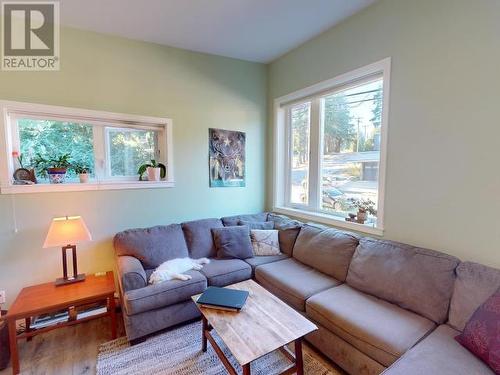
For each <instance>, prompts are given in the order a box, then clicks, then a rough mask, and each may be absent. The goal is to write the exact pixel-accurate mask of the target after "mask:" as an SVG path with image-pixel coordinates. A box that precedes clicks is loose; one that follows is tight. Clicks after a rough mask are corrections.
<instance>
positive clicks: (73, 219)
mask: <svg viewBox="0 0 500 375" xmlns="http://www.w3.org/2000/svg"><path fill="white" fill-rule="evenodd" d="M91 240H92V236H91V235H90V232H89V230H88V228H87V226H86V225H85V222H84V221H83V219H82V217H80V216H65V217H56V218H54V219H52V223H51V224H50V228H49V232H48V233H47V237H46V238H45V243H44V244H43V248H44V249H46V248H49V247H58V246H61V247H62V263H63V277H62V278H58V279H56V283H55V284H56V286H60V285H66V284H71V283H76V282H78V281H83V280H85V274H83V273H81V274H78V268H77V262H76V244H77V243H80V242H84V241H91ZM70 249H71V250H73V276H70V277H68V265H67V259H66V252H67V250H70Z"/></svg>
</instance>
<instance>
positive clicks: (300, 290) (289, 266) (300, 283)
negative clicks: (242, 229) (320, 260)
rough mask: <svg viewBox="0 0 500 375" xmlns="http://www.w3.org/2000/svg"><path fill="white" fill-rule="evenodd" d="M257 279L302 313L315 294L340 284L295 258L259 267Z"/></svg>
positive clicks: (256, 272) (256, 273) (256, 274)
mask: <svg viewBox="0 0 500 375" xmlns="http://www.w3.org/2000/svg"><path fill="white" fill-rule="evenodd" d="M255 279H256V280H257V281H258V282H259V283H260V284H261V285H262V286H263V287H264V288H266V289H267V290H269V291H270V292H271V293H273V294H274V295H276V296H277V297H279V298H280V299H282V300H283V301H285V302H286V303H288V304H289V305H291V306H292V307H294V308H296V309H297V310H300V311H304V310H305V302H306V300H307V299H308V298H309V297H311V296H312V295H313V294H316V293H318V292H321V291H322V290H325V289H328V288H331V287H334V286H336V285H339V284H340V282H339V281H338V280H335V279H334V278H332V277H330V276H327V275H325V274H323V273H321V272H319V271H317V270H315V269H314V268H311V267H308V266H306V265H304V264H302V263H300V262H298V261H296V260H295V259H293V258H288V259H285V260H281V261H278V262H273V263H268V264H264V265H262V266H259V267H257V269H256V270H255Z"/></svg>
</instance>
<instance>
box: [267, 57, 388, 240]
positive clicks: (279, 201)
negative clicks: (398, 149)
mask: <svg viewBox="0 0 500 375" xmlns="http://www.w3.org/2000/svg"><path fill="white" fill-rule="evenodd" d="M390 73H391V58H390V57H388V58H385V59H383V60H380V61H377V62H375V63H373V64H370V65H367V66H364V67H362V68H359V69H355V70H353V71H350V72H348V73H345V74H341V75H339V76H337V77H334V78H332V79H329V80H326V81H323V82H320V83H317V84H314V85H312V86H309V87H306V88H304V89H300V90H297V91H294V92H292V93H290V94H287V95H284V96H281V97H279V98H276V99H275V100H274V150H273V154H274V165H273V211H275V212H278V213H282V214H286V215H291V216H295V217H298V218H301V219H306V220H311V221H316V222H320V223H323V224H328V225H332V226H337V227H341V228H346V229H351V230H355V231H359V232H365V233H369V234H375V235H382V234H383V232H384V200H385V180H386V166H387V133H388V125H389V124H388V115H389V98H390V80H391V77H390ZM376 75H381V76H382V77H383V96H382V98H383V106H382V120H381V144H380V146H381V147H380V162H379V177H378V202H377V205H378V207H377V223H376V226H369V225H365V224H358V223H352V222H347V221H345V219H344V218H340V217H338V216H334V215H332V214H329V213H326V212H325V211H320V210H311V209H310V208H309V207H306V206H305V205H302V204H292V203H291V202H290V199H291V198H290V194H289V193H290V168H289V166H290V165H291V164H290V152H291V150H290V134H289V132H290V129H289V126H288V124H289V123H290V121H289V119H288V118H287V117H288V116H289V113H288V112H289V111H288V110H287V109H288V108H290V105H292V104H294V103H303V102H307V101H310V102H311V112H310V123H311V127H310V136H309V137H310V146H309V151H310V152H309V166H310V167H309V174H311V173H312V174H314V175H310V178H309V184H310V185H309V200H308V201H309V205H310V206H317V204H316V203H318V202H312V201H311V199H318V197H320V193H319V191H320V189H321V186H320V184H319V175H318V173H319V171H320V169H321V152H322V145H321V139H322V135H321V131H322V130H321V126H319V127H318V126H314V125H313V124H315V123H317V124H319V123H320V116H321V103H320V101H321V98H322V97H324V96H325V94H328V93H331V92H334V91H337V90H342V89H343V88H345V87H346V86H348V85H351V84H353V83H357V82H362V81H363V80H365V79H369V78H370V77H375V76H376ZM311 166H317V167H316V168H314V167H313V168H311ZM313 191H314V192H315V193H312V192H313Z"/></svg>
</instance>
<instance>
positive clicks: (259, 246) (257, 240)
mask: <svg viewBox="0 0 500 375" xmlns="http://www.w3.org/2000/svg"><path fill="white" fill-rule="evenodd" d="M250 238H251V239H252V248H253V254H254V255H255V256H266V255H279V254H281V251H280V242H279V238H278V231H277V230H275V229H268V230H264V229H252V230H251V231H250Z"/></svg>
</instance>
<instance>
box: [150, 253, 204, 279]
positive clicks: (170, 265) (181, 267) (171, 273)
mask: <svg viewBox="0 0 500 375" xmlns="http://www.w3.org/2000/svg"><path fill="white" fill-rule="evenodd" d="M208 263H210V259H208V258H200V259H191V258H176V259H171V260H167V261H166V262H163V263H162V264H160V265H159V266H158V268H156V269H155V270H154V272H153V273H152V274H151V276H150V277H149V283H150V284H158V283H161V282H162V281H167V280H173V279H178V280H183V281H186V280H190V279H191V278H192V277H191V276H190V275H185V274H184V272H187V271H189V270H196V271H199V270H201V269H202V268H203V265H204V264H208Z"/></svg>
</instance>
